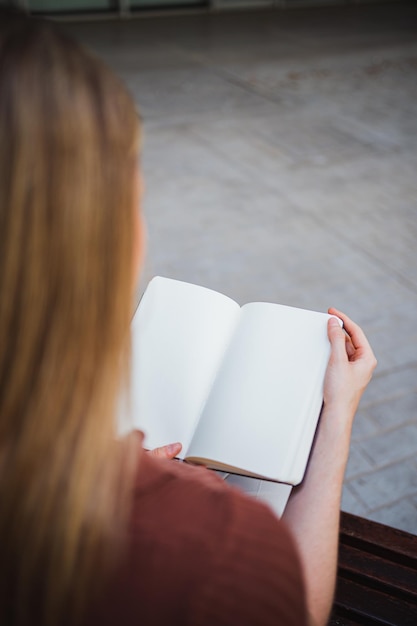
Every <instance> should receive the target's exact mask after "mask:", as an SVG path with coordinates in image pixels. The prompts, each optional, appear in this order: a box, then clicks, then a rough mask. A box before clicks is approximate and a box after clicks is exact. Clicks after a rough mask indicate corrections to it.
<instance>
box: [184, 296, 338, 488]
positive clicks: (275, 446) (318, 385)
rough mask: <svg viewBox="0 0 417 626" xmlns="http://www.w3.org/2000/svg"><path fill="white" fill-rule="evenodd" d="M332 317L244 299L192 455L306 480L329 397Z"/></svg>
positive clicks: (258, 472) (285, 479)
mask: <svg viewBox="0 0 417 626" xmlns="http://www.w3.org/2000/svg"><path fill="white" fill-rule="evenodd" d="M328 318H329V315H327V314H324V313H315V312H312V311H305V310H303V309H295V308H292V307H291V308H290V307H286V306H281V305H276V304H267V303H253V304H247V305H245V306H244V307H243V308H242V309H241V317H240V320H239V324H238V326H237V328H236V330H235V333H234V335H233V338H232V341H231V343H230V345H229V350H228V352H227V354H226V355H225V358H224V360H223V362H222V365H221V367H220V369H219V372H218V375H217V377H216V380H215V382H214V385H213V388H212V390H211V393H210V396H209V398H208V400H207V403H206V406H205V408H204V411H203V415H202V418H201V419H200V422H199V425H198V428H197V430H196V432H195V435H194V438H193V440H192V442H191V444H190V450H189V456H190V457H192V458H196V459H200V458H202V459H211V460H214V461H218V462H220V463H223V464H227V465H229V466H231V467H233V468H236V469H238V470H243V471H248V472H250V473H252V474H255V475H259V476H265V477H267V478H270V479H274V480H279V481H282V482H288V483H291V484H297V483H299V482H300V481H301V480H302V477H303V474H304V470H305V465H306V463H307V459H308V454H309V451H310V446H311V442H312V439H313V437H314V431H315V427H316V424H317V420H318V417H319V412H320V407H321V402H322V389H323V380H324V374H325V371H326V366H327V362H328V358H329V355H330V344H329V341H328V338H327V320H328ZM317 398H318V402H317ZM306 438H307V439H308V441H306ZM300 446H301V448H302V450H303V453H302V454H298V450H299V449H300ZM294 459H296V463H294ZM223 469H224V468H223Z"/></svg>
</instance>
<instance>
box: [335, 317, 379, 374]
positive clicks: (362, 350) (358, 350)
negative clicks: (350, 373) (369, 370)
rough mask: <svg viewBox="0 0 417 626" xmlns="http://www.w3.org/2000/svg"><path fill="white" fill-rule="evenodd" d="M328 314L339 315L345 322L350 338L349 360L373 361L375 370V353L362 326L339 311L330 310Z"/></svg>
mask: <svg viewBox="0 0 417 626" xmlns="http://www.w3.org/2000/svg"><path fill="white" fill-rule="evenodd" d="M328 312H329V314H330V315H337V317H339V318H340V319H341V320H342V322H343V327H344V329H345V331H346V332H347V334H348V336H349V337H348V338H347V341H346V352H347V354H348V356H349V359H353V360H355V359H356V358H360V359H362V358H365V359H366V360H368V359H369V361H370V362H371V361H372V363H373V368H375V366H376V359H375V356H374V353H373V351H372V348H371V346H370V344H369V341H368V340H367V338H366V335H365V333H364V332H363V330H362V329H361V328H360V326H358V324H355V322H353V321H352V320H351V319H350V317H348V316H347V315H345V313H342V312H341V311H339V310H338V309H334V308H330V309H329V311H328Z"/></svg>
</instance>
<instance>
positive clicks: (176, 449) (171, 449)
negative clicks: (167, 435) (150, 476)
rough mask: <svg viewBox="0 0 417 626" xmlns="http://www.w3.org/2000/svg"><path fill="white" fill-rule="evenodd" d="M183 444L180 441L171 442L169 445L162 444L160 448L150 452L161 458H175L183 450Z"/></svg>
mask: <svg viewBox="0 0 417 626" xmlns="http://www.w3.org/2000/svg"><path fill="white" fill-rule="evenodd" d="M181 449H182V444H181V443H179V441H178V442H176V443H170V444H168V445H167V446H161V447H160V448H155V450H150V454H152V456H155V457H157V458H159V459H173V458H174V457H176V456H177V454H179V453H180V452H181Z"/></svg>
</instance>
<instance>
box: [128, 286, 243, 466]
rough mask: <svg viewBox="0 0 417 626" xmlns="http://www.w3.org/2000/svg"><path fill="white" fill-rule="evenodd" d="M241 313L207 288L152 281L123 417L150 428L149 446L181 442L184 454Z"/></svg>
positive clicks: (137, 324)
mask: <svg viewBox="0 0 417 626" xmlns="http://www.w3.org/2000/svg"><path fill="white" fill-rule="evenodd" d="M239 313H240V308H239V306H238V305H237V304H236V302H234V301H233V300H231V299H230V298H228V297H227V296H224V295H222V294H220V293H217V292H216V291H212V290H210V289H206V288H205V287H199V286H196V285H191V284H189V283H184V282H181V281H177V280H172V279H168V278H161V277H159V276H158V277H156V278H154V279H153V280H152V281H151V282H150V283H149V285H148V287H147V289H146V291H145V294H144V296H143V298H142V300H141V302H140V305H139V307H138V310H137V312H136V314H135V317H134V320H133V325H132V334H133V345H132V380H131V390H130V398H129V399H128V402H127V403H126V402H124V403H123V408H122V409H121V415H120V420H121V421H122V423H123V424H126V422H127V423H129V424H131V425H132V426H133V427H135V428H139V429H140V430H143V431H144V432H145V435H146V439H145V446H146V447H148V448H156V447H158V446H162V445H164V444H167V443H171V442H175V441H180V442H181V443H182V444H183V450H182V455H181V458H183V457H184V455H185V453H186V450H187V447H188V444H189V441H190V439H191V436H192V434H193V432H194V429H195V425H196V421H197V420H198V418H199V416H200V413H201V409H202V406H203V404H204V402H205V400H206V397H207V394H208V392H209V389H210V387H211V385H212V382H213V379H214V377H215V373H216V370H217V368H218V366H219V363H220V362H221V360H222V357H223V352H224V350H225V348H226V347H227V345H228V343H229V339H230V336H231V334H232V331H233V328H234V326H235V324H236V321H237V319H238V317H239ZM129 404H130V409H128V407H127V405H129ZM125 429H126V428H125Z"/></svg>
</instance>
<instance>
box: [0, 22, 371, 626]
mask: <svg viewBox="0 0 417 626" xmlns="http://www.w3.org/2000/svg"><path fill="white" fill-rule="evenodd" d="M139 141H140V129H139V124H138V118H137V114H136V111H135V107H134V104H133V102H132V100H131V98H130V96H129V95H128V93H127V91H126V90H125V88H124V87H123V85H122V84H121V83H120V82H119V81H118V79H117V78H116V77H115V76H114V75H113V74H112V73H111V72H110V71H109V70H108V69H107V68H105V67H104V66H103V65H102V64H101V63H100V62H99V61H98V60H97V59H95V58H93V57H92V56H90V55H89V54H88V53H87V52H86V51H84V50H83V49H81V48H80V47H79V46H78V45H76V44H75V43H73V42H72V41H71V40H69V39H68V38H67V37H66V36H64V35H63V34H61V33H59V32H58V31H56V30H54V29H53V28H52V27H51V26H50V25H48V24H46V23H42V22H41V21H35V20H29V19H26V18H21V17H15V18H9V19H7V20H6V19H4V20H3V21H2V26H1V27H0V289H1V294H2V297H1V301H0V332H1V344H0V545H1V552H2V554H1V562H0V623H1V624H8V625H15V624H29V623H30V624H45V625H47V624H65V623H69V624H75V623H76V622H80V623H84V624H116V623H123V624H126V625H128V624H131V623H132V624H133V623H137V622H140V623H143V624H162V623H164V624H166V623H167V622H168V623H172V624H177V623H181V624H192V625H193V626H194V625H205V624H239V625H240V626H244V625H245V624H282V625H290V624H291V625H292V624H293V625H294V626H295V625H296V626H302V624H306V623H307V622H308V621H309V622H311V623H314V624H325V623H326V621H327V618H328V614H329V611H330V607H331V602H332V596H333V589H334V582H335V571H336V559H337V534H338V515H339V508H340V497H341V488H342V481H343V475H344V470H345V467H346V462H347V456H348V449H349V439H350V430H351V426H352V421H353V416H354V413H355V411H356V408H357V405H358V402H359V399H360V397H361V394H362V392H363V390H364V388H365V387H366V385H367V383H368V381H369V379H370V377H371V374H372V371H373V369H374V367H375V358H374V356H373V354H372V351H371V349H370V347H369V344H368V342H367V341H366V338H365V337H364V335H363V333H362V331H361V330H360V329H359V328H358V327H357V326H356V325H355V324H354V323H353V322H351V321H350V320H349V318H347V317H346V316H345V315H343V314H342V313H340V312H337V311H335V310H333V309H331V312H332V313H336V314H337V315H339V316H340V317H341V318H342V319H343V321H344V323H345V329H346V331H347V334H346V333H344V332H343V331H342V330H341V329H340V327H339V325H338V324H337V323H335V324H334V323H332V321H330V322H329V338H330V341H331V346H332V352H331V357H330V362H329V367H328V371H327V376H326V382H325V394H324V396H325V397H324V409H323V413H322V418H321V424H320V428H319V431H318V435H317V437H316V441H315V447H314V451H313V455H312V458H311V461H310V464H309V468H308V472H307V475H306V478H305V480H304V482H303V484H302V486H301V487H299V488H298V489H297V490H295V493H294V495H293V496H292V497H291V499H290V502H289V504H288V506H287V509H286V513H285V520H286V522H287V523H285V522H281V521H279V520H277V519H276V518H275V517H274V515H273V514H272V513H271V512H270V511H269V509H268V508H267V507H265V506H263V505H261V504H260V503H259V502H255V501H252V500H250V499H248V498H246V497H245V496H243V495H241V494H239V493H237V492H235V491H234V490H232V489H229V488H228V487H227V486H225V485H224V484H223V483H222V482H221V481H220V480H218V479H217V478H216V476H214V475H213V474H212V473H211V472H207V471H205V470H202V469H200V468H192V467H189V466H184V465H181V464H177V463H172V462H168V461H161V460H159V459H153V458H151V457H150V456H147V455H146V454H144V452H143V449H142V447H141V437H140V436H138V435H132V436H130V437H128V438H126V440H123V441H117V440H116V438H115V406H116V403H117V398H118V397H119V394H120V392H121V389H122V387H123V385H126V384H128V374H129V341H130V336H129V327H130V319H131V314H132V301H133V293H134V287H135V283H136V280H137V275H138V272H139V270H140V266H141V263H142V256H143V242H142V222H141V216H140V213H139V210H138V205H139V204H140V174H139V172H138V165H137V157H138V147H139ZM177 448H178V446H177V445H174V447H173V449H172V450H162V451H159V453H160V455H162V456H172V455H173V454H175V453H176V452H177V451H178V450H177ZM289 528H290V529H291V531H290V530H289Z"/></svg>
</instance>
